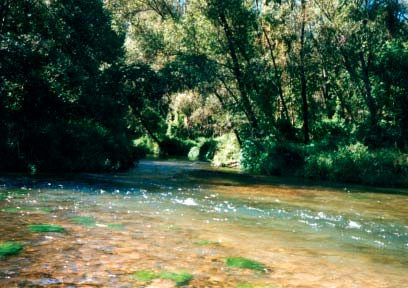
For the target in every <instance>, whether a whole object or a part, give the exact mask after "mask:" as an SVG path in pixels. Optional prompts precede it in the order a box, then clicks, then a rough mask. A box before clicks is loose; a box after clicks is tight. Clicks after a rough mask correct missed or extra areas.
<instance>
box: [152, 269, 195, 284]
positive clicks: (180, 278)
mask: <svg viewBox="0 0 408 288" xmlns="http://www.w3.org/2000/svg"><path fill="white" fill-rule="evenodd" d="M159 278H160V279H168V280H172V281H174V282H175V283H176V285H177V286H182V285H187V284H188V283H189V282H190V281H191V279H193V275H191V274H190V273H188V272H180V273H176V272H161V273H159Z"/></svg>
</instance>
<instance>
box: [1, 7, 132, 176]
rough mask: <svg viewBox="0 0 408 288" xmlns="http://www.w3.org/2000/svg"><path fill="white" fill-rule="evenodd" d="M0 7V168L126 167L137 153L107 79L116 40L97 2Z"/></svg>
mask: <svg viewBox="0 0 408 288" xmlns="http://www.w3.org/2000/svg"><path fill="white" fill-rule="evenodd" d="M3 8H4V9H3ZM1 10H2V11H4V12H5V13H4V14H3V12H2V23H1V25H0V29H1V35H2V37H1V38H0V45H1V47H2V49H1V51H0V58H1V59H2V61H1V62H2V65H1V67H0V84H1V85H0V107H1V108H0V120H1V121H0V123H1V124H0V133H1V134H2V135H3V137H1V139H0V169H7V170H19V171H27V172H31V173H36V172H41V171H101V170H117V169H120V168H128V167H130V166H131V165H132V164H133V161H134V160H135V159H136V156H137V155H136V154H135V153H134V151H133V147H132V143H131V133H130V131H129V128H128V127H129V124H128V123H127V114H128V108H127V104H126V101H125V100H126V99H125V98H124V97H123V93H122V92H123V89H122V87H121V86H120V85H121V82H120V81H117V80H118V79H115V77H116V78H117V77H119V78H120V75H119V74H118V73H117V71H118V69H116V68H115V67H117V66H118V65H119V64H120V57H121V56H123V55H124V53H123V50H122V44H123V40H124V38H123V35H118V34H117V33H115V32H114V31H113V30H112V28H111V27H110V25H111V19H110V17H109V15H108V14H107V13H106V10H104V9H103V6H102V2H101V1H98V0H91V1H87V2H86V3H85V2H83V1H79V0H69V1H65V2H64V4H62V3H61V2H60V1H51V2H50V3H48V4H44V3H43V2H38V1H32V0H28V1H9V2H7V3H5V6H4V7H2V9H1ZM27 11H29V12H30V13H28V12H27ZM27 67H29V68H27ZM3 84H4V85H3Z"/></svg>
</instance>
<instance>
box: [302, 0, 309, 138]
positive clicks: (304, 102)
mask: <svg viewBox="0 0 408 288" xmlns="http://www.w3.org/2000/svg"><path fill="white" fill-rule="evenodd" d="M301 6H302V23H301V31H300V83H301V96H302V112H303V135H304V142H305V143H306V144H307V143H309V142H310V132H309V107H308V101H307V80H306V72H305V24H306V23H305V22H306V2H305V0H302V1H301Z"/></svg>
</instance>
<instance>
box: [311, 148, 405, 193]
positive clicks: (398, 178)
mask: <svg viewBox="0 0 408 288" xmlns="http://www.w3.org/2000/svg"><path fill="white" fill-rule="evenodd" d="M404 157H406V156H404V154H402V153H400V152H399V151H394V150H389V149H380V150H372V151H370V150H369V149H368V147H367V146H365V145H363V144H361V143H359V142H357V143H355V144H351V145H347V146H341V147H339V148H338V149H337V150H334V151H325V152H320V153H316V154H312V155H310V156H308V157H307V158H306V160H305V163H306V164H305V168H304V175H305V176H306V177H308V178H314V179H325V180H331V181H337V182H339V181H340V182H347V183H356V184H368V185H381V186H407V185H408V163H407V162H406V161H400V160H399V159H404Z"/></svg>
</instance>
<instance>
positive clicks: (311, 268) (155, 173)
mask: <svg viewBox="0 0 408 288" xmlns="http://www.w3.org/2000/svg"><path fill="white" fill-rule="evenodd" d="M288 183H289V184H288ZM387 192H390V191H387V190H378V189H370V188H359V187H349V186H341V187H340V186H338V187H324V186H316V185H310V184H307V185H306V184H304V183H301V182H300V181H299V180H298V181H297V182H296V183H294V182H293V181H282V180H280V179H277V178H269V177H261V176H250V175H245V174H241V173H239V172H238V171H235V170H230V169H216V168H212V167H210V166H209V165H208V164H204V163H199V162H183V161H148V160H146V161H141V162H140V163H139V165H138V167H137V168H135V169H133V170H131V171H128V172H123V173H115V174H81V175H76V176H64V177H62V176H58V177H50V176H41V177H39V176H38V177H21V176H13V177H12V176H7V177H1V178H0V241H17V242H19V243H22V244H23V245H24V249H23V250H22V251H21V253H19V254H17V255H9V256H4V257H2V258H0V287H174V286H175V285H176V284H175V282H174V281H173V280H169V279H166V278H165V277H161V278H160V277H156V278H157V279H147V280H146V279H144V280H143V279H140V277H136V276H135V273H136V272H138V271H151V272H152V273H161V272H162V271H167V272H180V271H185V272H188V273H191V275H192V279H191V280H190V282H189V284H188V286H189V287H237V288H240V287H242V288H245V287H247V288H248V287H249V288H250V287H364V288H366V287H392V288H394V287H407V285H408V196H407V195H406V194H405V192H406V191H405V192H404V191H402V192H403V193H400V194H398V193H395V192H396V191H391V192H392V193H387ZM404 194H405V195H404ZM33 224H54V225H59V226H61V227H63V229H64V231H65V232H64V233H56V232H47V233H34V232H30V229H29V228H30V227H31V226H30V225H33ZM231 256H237V257H245V258H248V259H251V260H254V261H257V262H260V263H262V264H264V265H265V266H264V267H265V269H263V271H254V270H251V269H243V268H237V267H230V266H228V265H227V264H226V259H228V257H231Z"/></svg>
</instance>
